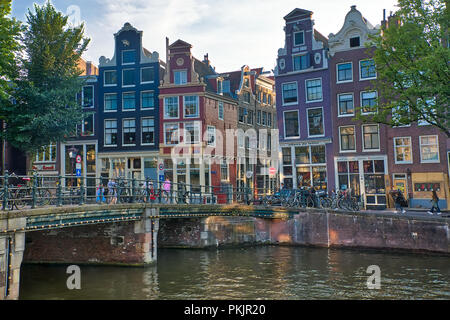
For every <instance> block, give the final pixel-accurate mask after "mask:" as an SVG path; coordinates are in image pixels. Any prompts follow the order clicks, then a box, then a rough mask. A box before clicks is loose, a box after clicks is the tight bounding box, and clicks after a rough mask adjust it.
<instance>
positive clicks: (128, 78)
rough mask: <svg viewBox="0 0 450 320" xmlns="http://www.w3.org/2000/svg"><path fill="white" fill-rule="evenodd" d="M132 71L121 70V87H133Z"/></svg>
mask: <svg viewBox="0 0 450 320" xmlns="http://www.w3.org/2000/svg"><path fill="white" fill-rule="evenodd" d="M134 85H135V83H134V69H123V70H122V87H132V86H134Z"/></svg>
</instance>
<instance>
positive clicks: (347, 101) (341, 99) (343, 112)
mask: <svg viewBox="0 0 450 320" xmlns="http://www.w3.org/2000/svg"><path fill="white" fill-rule="evenodd" d="M354 113H355V110H354V107H353V94H351V93H343V94H339V95H338V114H339V116H349V115H354Z"/></svg>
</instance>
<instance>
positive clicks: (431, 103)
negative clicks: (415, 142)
mask: <svg viewBox="0 0 450 320" xmlns="http://www.w3.org/2000/svg"><path fill="white" fill-rule="evenodd" d="M417 102H418V103H419V102H421V99H418V101H417ZM426 105H427V106H435V105H436V99H434V98H433V99H428V100H426ZM429 110H430V111H431V113H432V114H433V115H434V116H435V117H437V114H436V109H435V108H431V109H429ZM419 117H420V119H418V120H417V125H418V126H429V125H431V123H430V122H428V121H427V120H428V119H430V120H431V121H433V120H432V118H431V117H430V115H429V114H427V113H423V114H421V115H419Z"/></svg>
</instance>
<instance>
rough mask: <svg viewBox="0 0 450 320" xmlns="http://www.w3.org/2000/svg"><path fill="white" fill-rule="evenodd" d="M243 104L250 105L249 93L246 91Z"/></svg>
mask: <svg viewBox="0 0 450 320" xmlns="http://www.w3.org/2000/svg"><path fill="white" fill-rule="evenodd" d="M244 102H245V103H250V92H247V91H245V92H244Z"/></svg>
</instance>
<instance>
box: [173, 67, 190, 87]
mask: <svg viewBox="0 0 450 320" xmlns="http://www.w3.org/2000/svg"><path fill="white" fill-rule="evenodd" d="M173 78H174V82H175V84H186V83H187V71H186V70H178V71H174V72H173Z"/></svg>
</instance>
